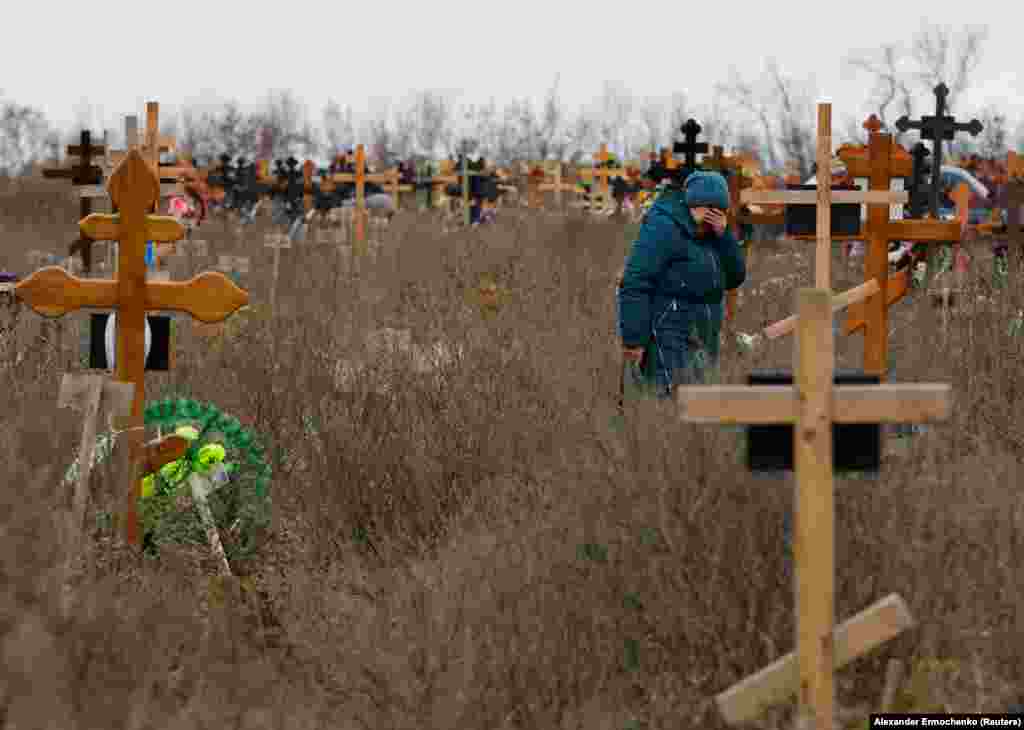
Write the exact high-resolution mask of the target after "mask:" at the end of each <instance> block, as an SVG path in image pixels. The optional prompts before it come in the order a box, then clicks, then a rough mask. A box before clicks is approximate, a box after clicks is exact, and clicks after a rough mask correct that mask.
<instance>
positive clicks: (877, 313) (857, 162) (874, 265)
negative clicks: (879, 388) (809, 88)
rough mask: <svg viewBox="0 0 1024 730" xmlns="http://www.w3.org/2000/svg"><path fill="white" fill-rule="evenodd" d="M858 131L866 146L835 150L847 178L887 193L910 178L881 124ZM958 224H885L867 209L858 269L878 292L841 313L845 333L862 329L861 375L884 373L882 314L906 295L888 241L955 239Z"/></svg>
mask: <svg viewBox="0 0 1024 730" xmlns="http://www.w3.org/2000/svg"><path fill="white" fill-rule="evenodd" d="M864 128H865V129H867V130H868V132H869V136H868V144H867V146H866V147H865V146H858V147H854V146H847V147H843V148H842V149H840V150H839V157H840V159H842V161H843V162H844V163H845V164H846V167H847V169H848V170H849V171H850V174H851V175H852V176H853V177H864V178H868V181H869V183H868V184H869V189H870V190H878V191H887V190H889V188H890V186H891V181H892V179H893V178H907V177H910V176H911V172H912V167H913V158H912V157H911V156H910V154H909V153H908V152H907V151H906V150H904V149H903V148H902V147H900V146H899V145H897V144H895V143H894V142H893V140H892V135H890V134H882V133H881V132H880V131H879V130H880V129H881V123H880V122H879V120H878V118H877V117H875V115H873V114H872V115H871V116H870V117H869V118H868V120H867V121H866V122H864ZM960 229H961V223H960V222H959V221H937V220H931V219H927V220H895V221H894V220H890V219H889V208H888V206H887V205H880V204H879V205H871V204H869V205H868V218H867V225H866V227H865V231H864V238H865V239H866V241H867V244H868V245H867V258H866V260H865V265H864V279H865V281H870V280H874V281H875V282H877V283H878V293H877V294H874V295H873V296H871V297H870V298H868V299H867V300H866V301H864V302H862V303H859V304H854V305H852V306H850V307H849V308H848V309H847V319H846V326H845V328H844V332H845V334H852V333H853V332H856V331H858V330H861V329H863V330H864V371H865V372H866V373H870V374H873V375H878V376H880V377H882V378H883V379H884V378H885V376H886V373H887V372H888V349H889V343H888V337H889V315H888V310H889V307H890V306H891V305H892V304H895V303H896V302H898V301H899V300H900V299H902V298H903V296H905V295H906V293H907V291H908V288H909V278H908V276H909V272H908V271H906V270H904V271H901V272H899V273H897V274H895V275H893V276H889V241H891V240H899V241H915V242H929V243H935V242H948V241H957V240H959V239H960Z"/></svg>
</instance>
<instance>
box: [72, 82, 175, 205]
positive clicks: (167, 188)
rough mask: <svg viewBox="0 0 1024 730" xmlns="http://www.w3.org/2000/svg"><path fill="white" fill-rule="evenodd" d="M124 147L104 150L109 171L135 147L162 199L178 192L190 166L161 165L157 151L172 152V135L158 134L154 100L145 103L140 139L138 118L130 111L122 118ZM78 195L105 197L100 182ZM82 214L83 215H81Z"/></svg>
mask: <svg viewBox="0 0 1024 730" xmlns="http://www.w3.org/2000/svg"><path fill="white" fill-rule="evenodd" d="M124 127H125V147H126V149H124V150H110V151H109V152H108V153H107V166H108V168H109V169H110V170H113V169H114V168H115V167H117V166H118V165H120V164H121V163H122V162H124V160H125V159H126V158H127V156H128V154H129V152H131V150H132V149H138V150H139V152H140V153H141V154H142V156H143V158H145V160H146V162H147V164H148V165H149V166H150V167H151V168H152V169H153V171H154V173H155V174H157V175H158V176H159V178H160V197H161V198H166V197H169V196H171V195H177V194H179V193H181V185H179V184H178V181H179V180H180V178H181V177H182V176H183V175H185V174H186V173H188V172H190V171H191V168H190V167H187V166H184V165H161V164H160V153H161V152H173V151H174V150H175V149H176V142H175V140H174V137H173V136H170V135H163V134H160V133H159V127H160V105H159V104H158V103H157V102H155V101H151V102H147V103H146V133H145V137H144V139H143V141H142V142H141V143H140V142H139V138H138V137H139V120H138V117H136V116H135V115H134V114H130V115H128V116H126V117H125V121H124ZM80 194H81V195H82V197H88V198H105V197H107V190H106V188H105V187H103V186H102V185H92V186H89V187H85V188H83V189H82V190H81V193H80ZM83 217H84V216H83Z"/></svg>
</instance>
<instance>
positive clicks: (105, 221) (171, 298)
mask: <svg viewBox="0 0 1024 730" xmlns="http://www.w3.org/2000/svg"><path fill="white" fill-rule="evenodd" d="M107 187H108V189H109V191H110V197H111V200H112V201H113V203H114V205H115V206H117V209H118V210H119V213H117V214H114V215H106V214H101V213H93V214H92V215H90V216H88V217H87V218H85V219H84V220H82V221H80V222H79V228H80V229H81V231H82V233H84V234H86V235H88V236H89V237H90V238H93V239H95V240H108V239H116V240H118V241H119V242H120V245H119V246H118V254H117V255H118V276H117V279H114V280H110V279H79V278H76V277H74V276H71V275H69V274H67V273H66V272H65V271H64V270H63V269H60V268H57V267H47V268H45V269H41V270H39V271H37V272H35V273H34V274H32V276H30V277H29V278H27V279H25V280H24V281H22V282H20V283H19V284H18V285H17V286H16V287H15V289H14V291H15V296H17V297H18V298H19V299H20V300H22V301H24V302H25V303H26V304H28V306H30V307H31V308H32V309H33V310H35V311H36V312H38V313H39V314H42V315H44V316H46V317H62V316H63V315H65V314H67V313H68V312H73V311H75V310H78V309H117V310H118V317H117V356H116V360H117V363H116V367H117V369H116V372H115V379H116V380H118V381H120V382H124V383H133V384H134V385H135V394H134V398H133V400H132V410H131V416H130V418H129V424H128V426H129V430H128V431H127V432H126V435H127V437H128V438H127V441H128V447H129V449H130V451H129V453H130V454H132V458H133V461H135V460H136V458H137V456H138V455H139V454H140V453H141V451H142V445H143V428H144V422H143V416H142V413H143V405H144V403H145V322H146V312H147V311H148V310H169V311H178V312H185V313H188V314H190V315H191V316H193V317H195V318H196V319H198V320H200V321H202V322H220V321H222V320H224V319H226V318H227V317H229V316H230V315H231V314H232V313H234V312H235V311H237V310H238V309H239V308H240V307H243V306H245V305H246V304H248V302H249V295H248V294H247V293H246V292H244V291H242V290H241V289H239V288H238V287H236V286H235V285H234V284H232V283H231V281H230V280H229V279H227V277H225V276H223V275H222V274H215V273H204V274H201V275H199V276H197V277H194V278H192V279H190V280H189V281H186V282H147V281H146V264H145V252H146V242H147V241H176V240H180V239H181V238H183V237H184V235H185V229H184V227H183V226H182V225H181V224H180V223H178V221H176V220H174V219H173V218H171V217H168V216H155V215H150V214H149V211H151V210H152V209H153V206H154V205H155V203H156V201H157V199H158V198H159V190H160V187H159V181H158V179H157V177H156V175H154V173H153V171H152V169H151V168H150V167H149V165H147V164H146V162H145V160H143V158H142V156H141V155H140V154H139V152H138V150H132V151H131V152H129V154H128V157H127V158H126V159H125V160H124V161H123V162H122V163H121V164H120V165H118V167H117V169H116V170H115V171H114V174H113V175H112V176H111V178H110V181H109V182H108V183H107ZM139 490H140V482H139V480H138V479H137V478H136V477H135V476H134V475H133V478H132V488H131V492H130V494H129V495H127V497H128V505H127V520H126V525H127V527H126V530H127V538H128V542H129V544H131V545H135V546H137V545H138V543H139V535H138V524H137V522H138V517H137V505H136V500H137V498H138V496H139V493H140V492H139Z"/></svg>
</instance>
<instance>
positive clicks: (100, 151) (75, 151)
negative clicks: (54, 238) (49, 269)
mask: <svg viewBox="0 0 1024 730" xmlns="http://www.w3.org/2000/svg"><path fill="white" fill-rule="evenodd" d="M106 152H107V148H106V146H105V145H93V144H92V134H91V133H90V132H89V130H88V129H83V130H82V133H81V134H80V135H79V138H78V144H77V145H68V147H67V153H68V155H74V156H77V157H78V163H77V164H76V165H73V166H72V167H70V168H67V169H52V168H51V169H46V170H43V177H46V178H63V179H70V180H71V184H72V185H74V186H76V187H80V186H84V185H98V184H99V182H100V180H102V179H103V169H102V168H101V167H100V166H99V165H94V164H93V163H92V160H93V156H94V155H95V156H98V157H102V156H103V155H105V154H106ZM90 213H92V199H91V198H87V197H83V196H79V199H78V214H79V218H85V217H86V216H87V215H89V214H90ZM76 253H77V254H80V255H81V257H82V269H83V270H84V271H85V273H87V274H88V273H91V272H92V241H88V240H86V239H83V238H82V237H81V236H79V237H78V238H76V239H75V240H74V241H73V242H72V243H71V245H70V246H69V247H68V255H69V256H74V255H75V254H76Z"/></svg>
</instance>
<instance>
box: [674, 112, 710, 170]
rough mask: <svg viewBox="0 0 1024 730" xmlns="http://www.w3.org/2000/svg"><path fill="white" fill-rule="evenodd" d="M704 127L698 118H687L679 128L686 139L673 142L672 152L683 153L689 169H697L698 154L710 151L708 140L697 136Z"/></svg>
mask: <svg viewBox="0 0 1024 730" xmlns="http://www.w3.org/2000/svg"><path fill="white" fill-rule="evenodd" d="M702 129H703V128H702V127H701V126H700V125H699V124H697V120H696V119H692V118H691V119H687V120H686V124H684V125H683V126H681V127H680V128H679V131H680V132H682V133H683V139H685V140H686V141H685V142H675V143H673V144H672V152H673V153H674V154H677V155H683V165H684V166H685V167H686V169H688V170H695V169H697V154H698V153H701V154H704V153H706V152H707V151H708V143H707V142H698V141H697V137H698V135H700V133H701V130H702Z"/></svg>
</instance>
